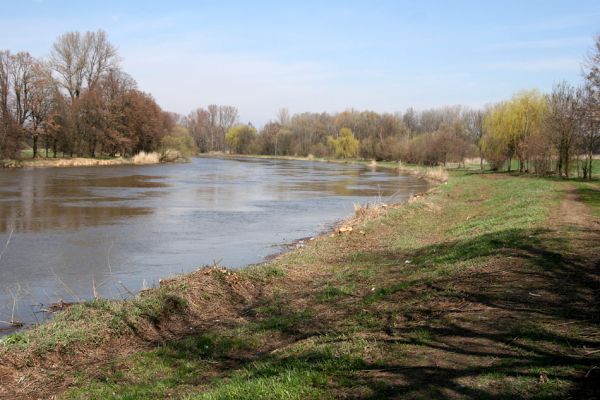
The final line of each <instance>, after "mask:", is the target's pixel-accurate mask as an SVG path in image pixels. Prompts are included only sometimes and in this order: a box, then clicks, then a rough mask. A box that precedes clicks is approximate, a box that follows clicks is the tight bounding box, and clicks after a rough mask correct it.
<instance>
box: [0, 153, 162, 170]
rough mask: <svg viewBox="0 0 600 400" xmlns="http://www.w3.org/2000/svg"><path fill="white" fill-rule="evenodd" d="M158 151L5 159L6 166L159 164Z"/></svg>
mask: <svg viewBox="0 0 600 400" xmlns="http://www.w3.org/2000/svg"><path fill="white" fill-rule="evenodd" d="M160 162H161V161H160V156H159V154H158V153H144V152H142V153H140V154H137V155H135V156H133V157H130V158H126V157H114V158H89V157H87V158H86V157H57V158H45V157H40V158H33V159H21V160H4V161H3V162H2V163H1V164H2V166H4V167H5V168H65V167H103V166H115V165H150V164H159V163H160Z"/></svg>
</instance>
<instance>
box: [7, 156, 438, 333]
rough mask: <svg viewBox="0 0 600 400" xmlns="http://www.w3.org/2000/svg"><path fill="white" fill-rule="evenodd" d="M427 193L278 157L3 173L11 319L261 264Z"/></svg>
mask: <svg viewBox="0 0 600 400" xmlns="http://www.w3.org/2000/svg"><path fill="white" fill-rule="evenodd" d="M426 189H427V183H426V182H425V181H423V180H422V179H419V178H416V177H414V176H407V175H402V174H398V173H397V172H395V171H391V170H383V169H382V170H379V169H374V168H369V167H366V166H362V165H357V164H336V163H321V162H309V161H288V160H267V159H216V158H195V159H193V161H192V162H191V163H189V164H173V165H154V166H116V167H91V168H52V169H30V170H0V254H1V258H0V320H3V321H8V320H10V319H11V317H12V314H13V304H14V306H15V318H17V319H19V320H20V321H23V322H25V323H27V324H29V323H32V322H35V321H36V320H42V319H44V318H46V315H45V314H44V313H43V312H39V311H41V310H43V309H44V308H46V307H47V306H48V305H49V304H52V303H56V302H58V301H60V300H64V301H79V300H84V299H89V298H92V296H93V292H94V288H95V290H96V292H97V294H98V295H99V296H104V297H109V298H119V297H127V296H129V295H130V293H129V292H136V291H138V290H140V289H142V288H144V287H151V286H153V285H155V284H156V283H157V282H158V280H159V279H160V278H162V277H167V276H169V275H172V274H177V273H185V272H189V271H193V270H195V269H196V268H198V267H199V266H202V265H207V264H212V263H213V262H215V261H218V262H220V264H222V265H225V266H229V267H234V268H239V267H242V266H244V265H248V264H252V263H258V262H261V261H263V260H264V259H265V258H266V257H268V256H270V255H273V254H275V253H277V252H280V251H281V250H282V249H284V248H285V246H286V244H288V243H290V242H292V241H294V240H297V239H300V238H304V237H310V236H313V235H316V234H318V233H319V232H322V231H324V230H326V229H328V228H330V227H331V226H332V225H333V224H335V223H336V221H339V220H340V219H342V218H345V217H347V216H349V215H351V214H352V212H353V204H354V203H366V202H375V201H378V200H381V199H383V200H385V199H386V198H389V196H394V197H393V199H394V200H395V201H403V200H406V199H407V198H408V197H409V196H410V195H411V194H412V193H418V192H422V191H424V190H426ZM5 327H6V326H5V325H3V324H2V323H0V333H1V332H2V328H5ZM3 332H6V330H4V331H3Z"/></svg>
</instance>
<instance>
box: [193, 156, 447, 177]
mask: <svg viewBox="0 0 600 400" xmlns="http://www.w3.org/2000/svg"><path fill="white" fill-rule="evenodd" d="M195 157H203V158H221V159H235V158H248V159H266V160H283V161H311V162H325V163H335V164H359V165H364V166H367V167H372V168H385V169H392V170H396V171H399V172H403V173H406V174H409V175H413V176H417V177H420V178H423V179H425V180H427V181H428V182H429V183H430V184H434V185H435V184H440V183H444V182H446V181H447V180H448V170H447V169H446V168H445V167H441V166H435V167H433V166H421V165H412V164H403V163H402V162H400V161H397V162H396V161H379V162H378V161H375V160H365V159H359V158H352V159H337V158H322V157H297V156H274V155H253V154H227V153H201V154H198V155H196V156H195Z"/></svg>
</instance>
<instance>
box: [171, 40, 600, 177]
mask: <svg viewBox="0 0 600 400" xmlns="http://www.w3.org/2000/svg"><path fill="white" fill-rule="evenodd" d="M584 70H585V77H584V82H583V83H582V85H581V86H580V87H575V86H572V85H569V84H567V83H559V84H556V85H555V86H554V88H553V90H552V92H551V93H548V94H542V93H540V92H539V91H537V90H530V91H522V92H519V93H517V94H515V95H514V96H513V97H512V98H511V99H510V100H508V101H504V102H501V103H498V104H493V105H489V106H487V107H485V108H484V109H469V108H466V107H462V106H453V107H443V108H438V109H431V110H425V111H415V110H413V109H408V110H407V111H405V112H403V113H393V114H392V113H383V114H379V113H376V112H373V111H357V110H348V111H344V112H342V113H337V114H329V113H301V114H295V115H290V114H289V113H288V111H287V110H286V109H282V110H280V111H279V112H278V114H277V117H276V118H275V119H274V120H272V121H270V122H268V123H267V124H266V125H265V126H264V127H263V128H262V129H261V130H260V131H257V130H256V129H255V128H254V127H253V126H252V125H251V124H249V125H243V124H242V125H239V124H237V122H238V117H237V110H236V109H235V108H233V107H222V106H221V107H219V106H210V107H209V108H208V109H206V110H205V109H199V110H197V111H195V112H193V113H192V114H190V115H189V116H188V117H187V118H184V119H183V120H182V121H183V123H184V124H185V125H186V126H187V127H188V128H189V131H190V132H191V134H192V136H193V137H194V138H195V140H196V143H197V145H198V148H199V149H200V150H201V151H231V152H234V153H241V154H265V155H282V156H309V155H312V156H315V157H345V158H347V157H361V158H367V159H375V160H400V161H403V162H407V163H416V164H425V165H438V164H446V163H448V162H453V163H459V164H460V163H464V160H465V159H466V158H474V157H478V158H479V160H480V164H481V166H482V168H483V162H484V160H485V161H486V162H487V163H488V164H489V165H490V166H491V168H493V169H496V170H498V169H507V170H509V171H510V170H511V169H512V168H513V164H514V162H516V164H517V165H516V168H517V169H518V170H520V171H521V172H532V173H537V174H559V175H564V176H570V175H572V174H577V175H578V176H581V177H585V178H591V173H592V163H593V156H594V154H596V153H598V152H600V37H598V38H596V41H595V51H594V53H593V54H592V55H590V56H589V57H588V58H587V59H586V60H585V62H584Z"/></svg>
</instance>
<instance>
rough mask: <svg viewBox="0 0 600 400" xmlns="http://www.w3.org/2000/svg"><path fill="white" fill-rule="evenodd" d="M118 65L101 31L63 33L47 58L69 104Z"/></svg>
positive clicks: (115, 53) (104, 34)
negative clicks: (69, 100) (68, 99)
mask: <svg viewBox="0 0 600 400" xmlns="http://www.w3.org/2000/svg"><path fill="white" fill-rule="evenodd" d="M118 61H119V58H118V54H117V50H116V48H115V47H114V46H113V45H112V44H110V43H109V42H108V39H107V35H106V32H104V31H102V30H99V31H97V32H86V33H85V34H84V35H82V34H81V33H79V32H68V33H65V34H63V35H61V36H59V37H58V39H57V40H56V42H54V45H53V47H52V52H51V54H50V65H51V66H52V68H53V69H54V71H56V73H57V74H58V76H59V78H60V79H59V82H60V84H61V86H62V87H63V88H64V89H65V90H66V91H67V93H68V94H69V96H70V97H71V101H74V100H75V99H76V98H78V97H79V96H80V95H81V93H82V91H83V89H84V88H91V87H93V86H94V85H96V84H97V83H98V81H99V79H100V77H101V76H102V75H104V74H106V73H108V72H109V71H111V70H113V69H115V68H117V67H118Z"/></svg>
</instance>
